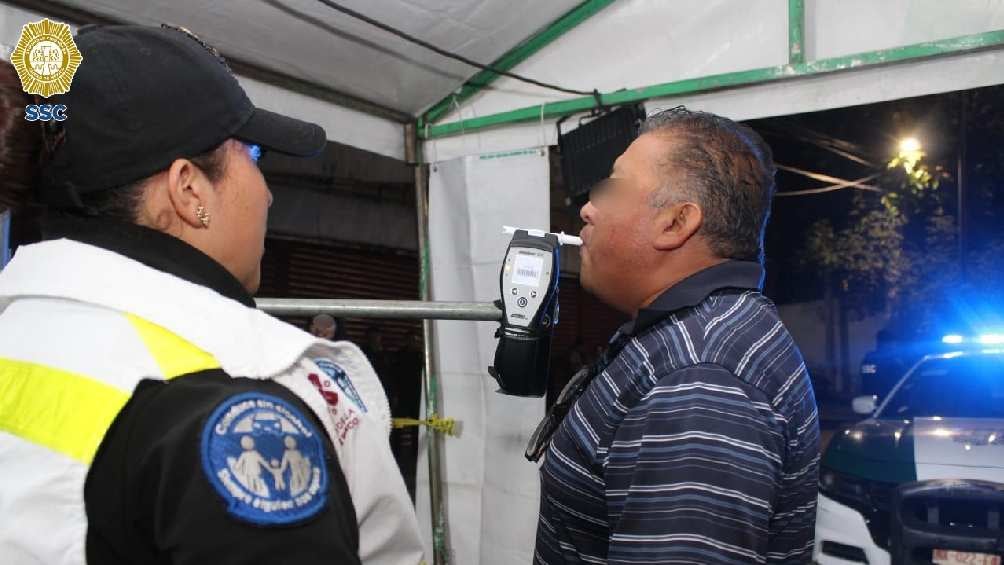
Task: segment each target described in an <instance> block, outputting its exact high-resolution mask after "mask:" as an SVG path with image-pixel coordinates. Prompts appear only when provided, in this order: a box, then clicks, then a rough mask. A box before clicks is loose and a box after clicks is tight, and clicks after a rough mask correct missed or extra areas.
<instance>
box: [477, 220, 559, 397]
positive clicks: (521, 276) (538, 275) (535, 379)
mask: <svg viewBox="0 0 1004 565" xmlns="http://www.w3.org/2000/svg"><path fill="white" fill-rule="evenodd" d="M509 229H511V230H512V232H513V237H512V241H510V242H509V248H508V250H507V251H506V254H505V260H504V261H503V263H502V271H501V273H500V274H499V287H500V290H501V293H502V294H501V300H500V303H501V308H502V324H501V326H500V327H499V329H498V330H497V331H496V333H495V336H496V337H497V338H498V340H499V342H498V346H497V348H496V349H495V361H494V365H493V366H492V367H489V368H488V372H489V373H490V374H491V375H492V376H493V377H495V380H496V381H497V382H498V385H499V392H501V393H503V394H509V395H513V396H538V397H539V396H544V393H546V392H547V380H548V373H549V369H550V357H551V336H552V334H553V332H554V326H555V324H557V323H558V278H559V275H560V261H559V259H560V250H561V242H560V241H559V235H564V234H553V233H546V232H541V231H537V230H525V229H512V228H509ZM507 231H508V230H507ZM566 237H569V236H566Z"/></svg>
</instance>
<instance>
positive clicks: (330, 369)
mask: <svg viewBox="0 0 1004 565" xmlns="http://www.w3.org/2000/svg"><path fill="white" fill-rule="evenodd" d="M314 363H316V364H317V366H318V367H320V368H321V370H322V371H324V374H325V375H328V377H329V378H330V379H331V380H333V381H335V384H337V385H338V388H340V389H342V392H344V393H345V396H348V397H349V398H350V399H351V400H352V402H355V403H356V406H358V407H359V409H360V410H362V411H363V412H366V405H365V404H363V398H362V397H361V396H359V392H357V391H356V387H355V386H354V385H353V384H352V381H351V380H349V376H348V375H346V374H345V371H343V370H342V368H341V367H339V366H338V365H335V364H334V363H332V362H331V361H329V360H327V359H320V358H318V359H314Z"/></svg>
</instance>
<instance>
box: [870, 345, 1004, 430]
mask: <svg viewBox="0 0 1004 565" xmlns="http://www.w3.org/2000/svg"><path fill="white" fill-rule="evenodd" d="M935 416H940V417H944V418H1004V355H984V356H965V357H955V358H952V359H931V360H928V361H925V362H924V363H923V364H922V365H920V366H919V367H917V370H916V371H914V372H913V373H912V374H911V375H910V376H909V377H908V378H907V380H906V381H905V382H903V386H901V387H900V388H899V389H898V390H897V391H896V392H895V393H894V394H893V396H892V397H891V398H890V399H889V403H888V404H886V405H885V407H884V408H883V409H882V412H881V414H880V417H882V418H931V417H935Z"/></svg>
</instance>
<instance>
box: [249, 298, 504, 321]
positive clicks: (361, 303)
mask: <svg viewBox="0 0 1004 565" xmlns="http://www.w3.org/2000/svg"><path fill="white" fill-rule="evenodd" d="M255 302H257V303H258V308H259V309H261V310H264V311H265V312H268V313H269V314H273V315H276V316H314V315H316V314H330V315H332V316H336V317H339V318H393V319H399V320H404V319H407V320H467V321H485V322H497V321H499V320H501V319H502V311H501V310H499V308H498V306H495V305H494V304H492V303H491V302H425V301H421V300H326V299H301V298H258V299H256V300H255Z"/></svg>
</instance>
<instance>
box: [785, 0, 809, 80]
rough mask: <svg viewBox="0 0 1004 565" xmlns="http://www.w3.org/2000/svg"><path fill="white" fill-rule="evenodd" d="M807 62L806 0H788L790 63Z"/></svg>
mask: <svg viewBox="0 0 1004 565" xmlns="http://www.w3.org/2000/svg"><path fill="white" fill-rule="evenodd" d="M804 62H805V0H788V64H790V65H799V64H802V63H804Z"/></svg>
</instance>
